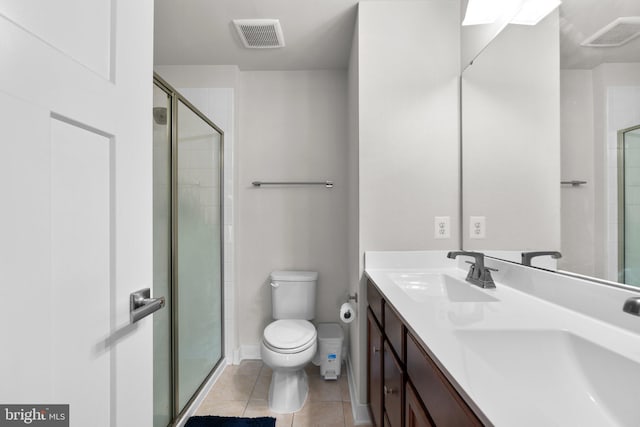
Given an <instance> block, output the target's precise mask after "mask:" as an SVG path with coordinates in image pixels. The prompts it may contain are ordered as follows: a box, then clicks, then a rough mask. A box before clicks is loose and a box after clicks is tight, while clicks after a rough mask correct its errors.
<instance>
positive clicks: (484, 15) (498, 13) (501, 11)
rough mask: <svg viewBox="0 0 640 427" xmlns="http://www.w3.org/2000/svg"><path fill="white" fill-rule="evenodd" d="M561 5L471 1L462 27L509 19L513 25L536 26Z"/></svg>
mask: <svg viewBox="0 0 640 427" xmlns="http://www.w3.org/2000/svg"><path fill="white" fill-rule="evenodd" d="M561 3H562V2H561V1H560V0H469V2H468V4H467V10H466V12H465V15H464V20H463V21H462V25H465V26H468V25H482V24H493V23H495V22H498V21H499V20H501V18H503V19H504V18H508V22H509V23H511V24H519V25H536V24H537V23H538V22H540V21H541V20H542V19H543V18H544V17H545V16H547V15H548V14H549V13H551V12H552V11H553V10H555V9H556V8H557V7H558V6H560V4H561ZM505 21H506V19H504V20H503V21H502V22H505Z"/></svg>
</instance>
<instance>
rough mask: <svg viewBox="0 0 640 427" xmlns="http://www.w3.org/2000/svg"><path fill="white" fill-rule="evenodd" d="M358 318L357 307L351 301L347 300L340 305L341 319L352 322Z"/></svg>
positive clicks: (344, 321)
mask: <svg viewBox="0 0 640 427" xmlns="http://www.w3.org/2000/svg"><path fill="white" fill-rule="evenodd" d="M355 318H356V308H355V307H354V306H353V304H351V303H350V302H345V303H344V304H342V305H341V306H340V321H341V322H343V323H351V322H353V319H355Z"/></svg>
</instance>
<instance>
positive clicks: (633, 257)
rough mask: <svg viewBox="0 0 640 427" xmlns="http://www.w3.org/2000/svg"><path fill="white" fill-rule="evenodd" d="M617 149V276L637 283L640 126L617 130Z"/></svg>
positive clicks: (639, 274)
mask: <svg viewBox="0 0 640 427" xmlns="http://www.w3.org/2000/svg"><path fill="white" fill-rule="evenodd" d="M618 150H619V160H620V161H619V164H620V167H619V171H618V177H619V178H618V180H619V190H618V191H619V197H618V199H619V206H618V212H619V215H621V217H620V218H619V228H620V230H619V250H620V253H619V255H618V257H619V259H620V268H619V272H620V275H621V277H620V279H621V281H622V282H623V283H626V284H627V285H634V286H640V126H636V127H633V128H630V129H626V130H624V131H621V132H620V139H619V145H618Z"/></svg>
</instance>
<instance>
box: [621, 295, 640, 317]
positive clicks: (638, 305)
mask: <svg viewBox="0 0 640 427" xmlns="http://www.w3.org/2000/svg"><path fill="white" fill-rule="evenodd" d="M622 311H624V312H625V313H629V314H633V315H634V316H640V297H631V298H629V299H628V300H626V301H625V302H624V306H622Z"/></svg>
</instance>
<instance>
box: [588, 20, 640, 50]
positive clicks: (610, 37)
mask: <svg viewBox="0 0 640 427" xmlns="http://www.w3.org/2000/svg"><path fill="white" fill-rule="evenodd" d="M638 36H640V16H628V17H625V18H617V19H616V20H614V21H613V22H612V23H610V24H609V25H606V26H605V27H604V28H602V29H601V30H598V31H597V32H596V33H595V34H594V35H592V36H591V37H589V38H587V39H586V40H585V41H583V42H582V43H581V45H582V46H590V47H616V46H622V45H623V44H625V43H627V42H629V41H631V40H632V39H635V38H636V37H638Z"/></svg>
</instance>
